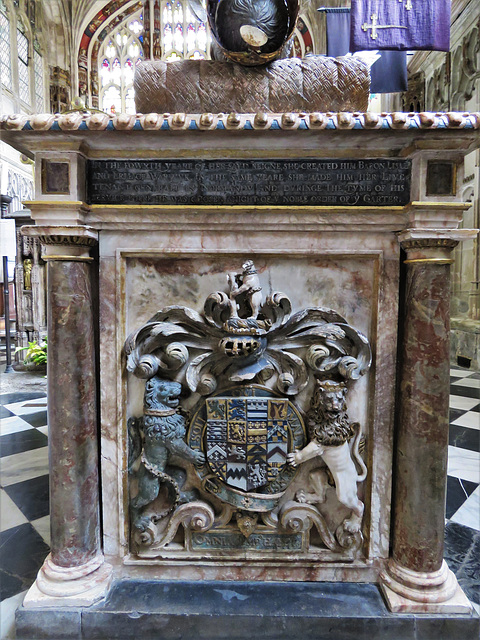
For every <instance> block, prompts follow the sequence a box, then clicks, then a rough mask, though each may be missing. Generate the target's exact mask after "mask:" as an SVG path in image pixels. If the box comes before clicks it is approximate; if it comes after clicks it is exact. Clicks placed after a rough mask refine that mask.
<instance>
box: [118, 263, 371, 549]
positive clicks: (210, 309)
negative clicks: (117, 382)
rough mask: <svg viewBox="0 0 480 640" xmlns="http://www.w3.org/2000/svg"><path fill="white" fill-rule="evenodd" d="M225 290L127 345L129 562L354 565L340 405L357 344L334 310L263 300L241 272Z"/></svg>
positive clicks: (366, 354) (360, 473)
mask: <svg viewBox="0 0 480 640" xmlns="http://www.w3.org/2000/svg"><path fill="white" fill-rule="evenodd" d="M227 283H228V287H227V289H228V290H227V291H216V292H214V293H212V294H210V295H209V296H208V297H207V299H206V301H205V304H204V309H203V313H199V312H197V311H195V310H193V309H189V308H187V307H182V306H170V307H166V308H164V309H161V310H160V311H158V313H156V314H155V315H154V316H153V317H152V318H151V319H150V320H149V321H148V322H147V323H146V324H144V325H143V326H142V327H140V328H139V329H138V330H137V331H134V332H133V333H132V334H131V335H130V336H129V337H128V338H127V341H126V343H125V356H126V368H127V371H128V372H130V373H131V374H133V375H134V376H135V377H137V378H140V379H143V380H145V392H144V401H143V405H144V409H143V415H141V416H130V417H129V419H128V425H127V428H128V439H129V456H128V457H129V472H130V494H131V504H130V523H131V544H132V550H133V551H134V552H135V553H137V554H138V555H140V556H141V557H152V558H153V557H158V556H160V557H175V558H196V557H197V558H198V557H201V558H205V557H207V558H215V557H218V558H221V557H224V556H225V553H226V552H228V554H229V555H230V556H231V557H236V558H239V559H242V558H245V557H246V556H245V554H246V553H247V554H254V555H255V554H256V553H257V554H260V555H264V554H265V553H267V555H268V556H270V557H271V558H276V559H279V560H285V559H289V558H293V557H297V558H298V556H301V557H304V558H306V559H309V558H310V559H316V560H318V559H320V558H323V559H325V560H329V561H334V560H339V561H342V560H353V559H354V558H355V557H357V556H358V555H359V554H361V545H362V540H363V537H362V532H361V527H362V517H363V509H364V506H363V502H362V501H361V500H360V498H359V497H358V492H357V483H361V482H363V480H364V479H365V477H366V474H367V469H366V466H365V463H364V462H363V460H362V456H361V453H360V452H361V450H362V449H363V447H364V435H363V433H362V429H361V426H360V425H359V424H358V423H352V422H350V420H349V417H348V414H347V394H348V391H349V389H350V388H351V386H352V385H353V384H355V381H356V380H358V379H359V378H360V377H361V376H363V375H364V374H365V373H366V372H367V371H368V369H369V367H370V362H371V351H370V346H369V343H368V340H367V338H366V337H365V336H364V335H363V334H362V333H361V332H360V331H358V330H357V329H355V328H354V327H353V326H351V325H350V324H349V323H348V322H347V320H346V319H345V318H343V317H342V316H341V315H339V314H338V313H337V312H336V311H334V310H332V309H327V308H322V307H309V308H305V309H300V310H298V311H296V312H294V313H292V311H293V310H292V304H291V302H290V300H289V298H288V296H287V295H286V294H285V293H281V292H272V293H270V295H267V296H266V297H264V295H263V293H262V282H261V278H260V276H259V274H258V273H257V271H256V269H255V266H254V264H253V262H252V261H251V260H247V261H246V262H245V263H244V265H243V271H242V272H240V273H234V272H232V273H229V274H227ZM319 421H321V422H322V424H321V425H320V424H317V423H318V422H319ZM292 553H293V554H294V556H291V554H292Z"/></svg>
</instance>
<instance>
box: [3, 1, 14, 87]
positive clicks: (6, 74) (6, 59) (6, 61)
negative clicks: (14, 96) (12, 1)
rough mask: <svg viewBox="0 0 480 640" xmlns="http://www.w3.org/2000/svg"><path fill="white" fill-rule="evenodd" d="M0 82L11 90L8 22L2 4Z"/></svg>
mask: <svg viewBox="0 0 480 640" xmlns="http://www.w3.org/2000/svg"><path fill="white" fill-rule="evenodd" d="M0 81H1V83H2V84H3V85H5V86H6V87H7V89H10V91H11V90H12V56H11V45H10V21H9V20H8V18H7V15H6V12H5V7H4V5H3V3H2V4H1V5H0Z"/></svg>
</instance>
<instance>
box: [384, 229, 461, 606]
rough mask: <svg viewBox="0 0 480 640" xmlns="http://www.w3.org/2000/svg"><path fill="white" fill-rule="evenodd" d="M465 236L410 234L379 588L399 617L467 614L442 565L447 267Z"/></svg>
mask: <svg viewBox="0 0 480 640" xmlns="http://www.w3.org/2000/svg"><path fill="white" fill-rule="evenodd" d="M460 239H462V231H448V230H445V231H436V230H431V232H430V233H428V232H421V231H419V230H411V231H406V232H404V233H403V234H401V236H400V242H401V245H402V248H403V249H404V250H405V252H406V255H407V259H406V260H405V271H406V274H405V293H404V300H403V304H404V316H403V338H402V334H401V333H400V340H401V355H400V371H399V375H400V380H399V393H398V406H399V416H398V423H397V438H396V442H395V452H396V460H395V464H394V479H393V483H394V497H393V504H394V516H393V547H392V553H391V558H390V560H389V563H388V565H387V568H386V570H385V571H384V572H383V573H382V575H381V588H382V590H383V593H384V595H385V597H386V600H387V603H388V605H389V607H390V609H391V610H392V611H394V612H424V613H436V612H443V613H465V612H468V611H470V609H471V606H470V603H469V602H468V600H467V598H466V597H465V595H464V594H463V592H462V590H461V589H460V587H459V586H458V583H457V579H456V577H455V575H454V574H453V573H452V572H451V571H450V569H449V568H448V567H447V565H446V563H445V561H444V559H443V547H444V528H445V492H446V478H447V453H448V428H449V420H448V410H449V409H448V407H449V385H450V377H449V369H450V362H449V342H450V341H449V329H450V265H451V263H452V262H453V259H452V255H451V254H452V250H453V248H454V247H455V246H456V245H457V244H458V241H459V240H460Z"/></svg>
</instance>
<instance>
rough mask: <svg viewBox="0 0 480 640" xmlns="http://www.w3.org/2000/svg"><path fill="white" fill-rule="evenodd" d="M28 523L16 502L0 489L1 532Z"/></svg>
mask: <svg viewBox="0 0 480 640" xmlns="http://www.w3.org/2000/svg"><path fill="white" fill-rule="evenodd" d="M26 522H28V520H27V518H26V517H25V516H24V515H23V513H22V512H21V511H20V509H19V508H18V507H17V505H16V504H15V503H14V501H13V500H12V499H11V498H10V497H9V496H8V494H7V493H6V492H5V491H4V490H3V489H0V531H6V530H7V529H11V528H12V527H18V525H19V524H25V523H26Z"/></svg>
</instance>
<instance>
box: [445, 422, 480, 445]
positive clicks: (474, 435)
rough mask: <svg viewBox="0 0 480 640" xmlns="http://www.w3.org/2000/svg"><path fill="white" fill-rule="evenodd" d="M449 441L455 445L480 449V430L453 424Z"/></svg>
mask: <svg viewBox="0 0 480 640" xmlns="http://www.w3.org/2000/svg"><path fill="white" fill-rule="evenodd" d="M448 443H449V444H450V445H452V446H454V447H461V448H462V449H469V450H470V451H480V431H479V430H478V429H471V428H469V427H460V426H458V425H455V424H451V425H450V429H449V432H448Z"/></svg>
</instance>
